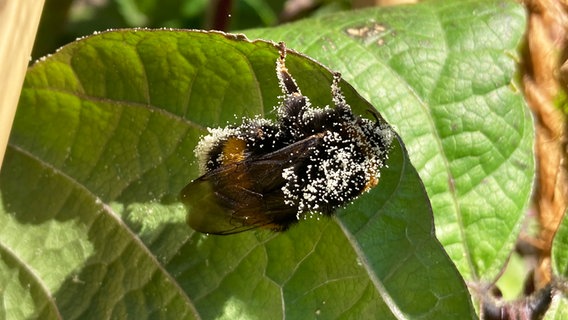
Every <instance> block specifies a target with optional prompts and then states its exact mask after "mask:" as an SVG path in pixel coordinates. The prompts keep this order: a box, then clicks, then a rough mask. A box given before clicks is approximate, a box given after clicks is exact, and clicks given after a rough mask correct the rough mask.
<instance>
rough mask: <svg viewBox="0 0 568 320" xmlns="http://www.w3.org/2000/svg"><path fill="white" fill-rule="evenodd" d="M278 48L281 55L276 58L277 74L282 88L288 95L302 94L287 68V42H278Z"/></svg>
mask: <svg viewBox="0 0 568 320" xmlns="http://www.w3.org/2000/svg"><path fill="white" fill-rule="evenodd" d="M278 49H279V51H280V57H279V58H278V60H276V76H277V77H278V83H279V85H280V88H281V89H282V92H283V93H284V94H286V95H291V94H298V95H301V94H302V93H301V92H300V88H298V85H297V84H296V81H295V80H294V78H292V76H291V75H290V73H289V72H288V68H286V44H285V43H284V42H280V43H278Z"/></svg>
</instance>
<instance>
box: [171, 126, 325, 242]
mask: <svg viewBox="0 0 568 320" xmlns="http://www.w3.org/2000/svg"><path fill="white" fill-rule="evenodd" d="M320 139H321V137H320V135H315V136H311V137H308V138H306V139H304V140H301V141H299V142H296V143H294V144H291V145H289V146H287V147H285V148H282V149H280V150H277V151H274V152H271V153H268V154H266V155H263V156H261V157H257V158H247V159H245V160H244V161H241V162H237V163H231V164H228V165H224V166H221V167H219V168H217V169H215V170H212V171H210V172H207V173H206V174H204V175H203V176H201V177H199V178H198V179H196V180H194V181H192V182H191V183H190V184H188V185H187V186H186V187H185V188H184V189H183V190H182V192H181V200H182V202H184V204H185V205H186V206H188V207H190V209H189V213H188V216H187V223H188V224H189V226H190V227H192V228H193V229H194V230H197V231H199V232H203V233H211V234H232V233H238V232H242V231H246V230H249V229H253V228H257V227H265V228H269V229H272V230H277V231H279V230H285V229H286V228H287V227H288V226H289V225H290V224H291V223H294V222H295V221H296V220H297V219H296V214H297V208H296V207H293V206H289V205H287V204H285V203H284V194H283V192H282V187H283V186H284V184H285V183H286V180H285V179H284V178H283V177H282V171H283V170H284V168H287V167H289V166H290V164H291V162H292V163H294V161H298V160H299V159H301V158H302V157H306V156H307V155H308V154H309V151H310V149H311V148H312V147H313V146H315V145H316V144H317V143H319V141H320Z"/></svg>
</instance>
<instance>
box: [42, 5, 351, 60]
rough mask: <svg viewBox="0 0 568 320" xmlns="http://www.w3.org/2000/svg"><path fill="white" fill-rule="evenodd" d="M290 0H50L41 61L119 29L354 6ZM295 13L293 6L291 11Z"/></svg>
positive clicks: (272, 22)
mask: <svg viewBox="0 0 568 320" xmlns="http://www.w3.org/2000/svg"><path fill="white" fill-rule="evenodd" d="M286 2H287V1H286V0H272V1H268V0H75V1H73V0H46V2H45V6H44V10H43V15H42V20H41V23H40V26H39V30H38V34H37V39H36V43H35V46H34V50H33V53H32V58H33V59H34V60H35V59H37V58H39V57H42V56H44V55H46V54H50V53H53V52H55V50H56V49H57V48H59V47H61V46H63V45H65V44H67V43H70V42H72V41H74V40H75V39H77V38H80V37H83V36H86V35H90V34H92V33H93V32H97V31H104V30H108V29H118V28H181V29H217V30H222V31H235V30H243V29H249V28H260V27H269V26H276V25H279V24H281V23H283V22H286V21H289V20H296V19H299V18H304V17H306V16H314V15H318V14H321V13H324V12H325V13H327V12H333V11H341V10H348V9H350V8H351V1H350V0H314V1H312V6H310V7H309V8H303V9H302V8H296V9H298V11H294V10H293V11H294V14H292V15H291V16H290V15H289V14H286V13H285V12H284V11H286V8H285V4H286ZM287 12H289V11H287Z"/></svg>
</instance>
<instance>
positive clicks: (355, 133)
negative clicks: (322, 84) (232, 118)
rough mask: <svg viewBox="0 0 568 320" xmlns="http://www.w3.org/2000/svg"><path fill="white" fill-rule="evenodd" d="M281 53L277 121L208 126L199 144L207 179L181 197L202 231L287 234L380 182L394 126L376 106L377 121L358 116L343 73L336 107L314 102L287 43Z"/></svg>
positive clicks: (191, 185)
mask: <svg viewBox="0 0 568 320" xmlns="http://www.w3.org/2000/svg"><path fill="white" fill-rule="evenodd" d="M279 51H280V56H279V58H278V59H277V61H276V75H277V77H278V81H279V85H280V87H281V89H282V92H283V94H284V96H283V98H282V101H281V103H280V105H279V106H277V107H276V108H275V111H276V115H277V119H276V121H272V120H267V119H262V118H258V117H257V118H252V119H243V123H242V124H241V125H238V126H237V125H231V126H228V127H225V128H216V129H209V135H206V136H204V137H202V139H201V140H200V142H199V143H198V145H197V147H196V148H195V155H196V157H197V159H198V161H199V165H200V170H201V171H202V176H200V177H199V178H197V179H195V180H193V181H192V182H190V183H189V184H188V185H187V186H186V187H185V188H184V189H183V190H182V191H181V195H180V197H181V201H182V202H183V203H184V204H185V205H186V206H187V207H188V216H187V223H188V224H189V226H190V227H191V228H193V229H195V230H196V231H199V232H203V233H208V234H219V235H226V234H233V233H238V232H242V231H245V230H250V229H253V228H257V227H262V228H267V229H270V230H273V231H284V230H287V229H288V228H289V227H290V226H292V225H294V224H295V223H297V222H298V221H299V220H301V219H306V218H307V217H309V216H313V215H315V214H320V215H324V216H330V215H332V214H333V213H334V211H335V209H337V208H338V207H341V206H344V205H346V204H348V203H349V202H351V201H353V200H354V199H355V198H356V197H358V196H359V195H361V194H362V193H364V192H366V191H368V190H369V189H371V188H372V187H374V186H376V185H377V183H378V181H379V176H380V169H381V168H382V167H384V166H385V161H386V160H387V158H388V152H389V149H390V145H391V142H392V139H393V136H394V134H393V132H392V130H391V128H390V127H389V125H388V124H387V123H386V122H385V121H384V120H383V119H382V118H381V116H380V115H379V114H378V112H377V111H376V110H374V109H373V110H370V112H371V113H372V114H373V116H374V117H375V121H372V120H369V119H365V118H360V117H358V116H356V115H354V114H353V112H352V111H351V107H350V106H349V105H348V104H347V102H346V101H345V98H344V96H343V94H342V92H341V89H340V87H339V82H340V80H341V76H340V74H339V73H334V76H333V81H332V84H331V93H332V98H333V99H332V100H333V106H331V107H329V106H326V107H324V108H315V107H311V105H310V101H309V98H308V97H306V96H304V95H302V93H301V91H300V89H299V88H298V85H297V84H296V81H295V80H294V78H292V76H291V75H290V73H289V72H288V70H287V69H286V65H285V59H286V48H285V45H284V44H283V43H280V45H279Z"/></svg>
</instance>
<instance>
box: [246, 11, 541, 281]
mask: <svg viewBox="0 0 568 320" xmlns="http://www.w3.org/2000/svg"><path fill="white" fill-rule="evenodd" d="M524 26H525V17H524V9H523V7H522V6H519V5H517V4H516V3H514V2H512V1H477V0H471V1H453V2H446V1H433V2H427V3H424V4H421V5H415V6H407V7H393V8H390V9H381V10H368V11H362V12H359V13H358V14H353V13H344V14H337V15H332V16H328V17H325V18H322V19H318V20H307V21H303V22H299V23H296V24H293V25H288V26H282V27H279V28H274V29H263V30H255V31H251V32H247V35H249V36H251V37H266V38H270V39H281V40H283V41H286V43H288V45H289V46H290V47H292V48H295V49H298V50H299V51H301V52H303V53H306V54H308V55H310V56H312V57H314V58H316V59H318V61H321V62H322V63H324V64H326V65H327V66H329V67H331V68H332V69H335V70H340V71H341V72H342V74H343V76H344V78H345V79H347V80H348V81H349V82H350V83H351V84H352V85H354V86H355V87H356V88H357V91H358V92H359V93H360V94H361V95H362V96H363V97H365V98H366V99H367V100H369V101H370V102H371V103H372V104H373V105H374V106H376V107H377V108H378V109H379V110H380V111H381V113H382V114H383V115H384V116H385V118H386V119H387V120H388V122H389V123H391V124H393V125H394V126H395V127H396V128H397V130H398V132H399V133H400V135H401V136H402V138H403V139H404V142H405V144H406V146H407V148H408V152H409V154H410V158H411V160H412V163H413V164H414V166H415V167H416V169H417V170H418V172H419V174H420V177H421V178H422V180H423V181H424V185H425V186H426V190H427V191H428V196H429V198H430V201H431V202H432V207H433V210H434V215H435V219H436V234H437V236H438V239H440V241H441V242H442V244H443V245H444V247H445V249H446V250H447V252H448V253H449V255H450V256H451V257H452V259H453V261H454V262H455V263H456V265H457V267H458V269H459V270H460V272H461V274H462V275H463V276H464V277H465V278H466V279H468V280H473V281H476V280H480V279H485V280H490V279H493V278H494V277H495V276H497V274H498V273H499V271H500V269H501V268H502V266H503V265H504V262H505V261H506V259H507V257H508V255H509V253H510V252H511V250H512V248H513V246H514V244H515V240H516V238H517V235H518V230H519V228H520V225H521V222H522V220H523V217H524V212H525V209H526V206H527V204H528V201H529V197H530V193H531V187H532V179H533V176H534V161H533V153H532V143H533V139H534V133H533V128H532V119H531V116H530V113H529V111H528V109H527V107H526V105H525V103H524V100H523V98H522V95H521V94H520V92H518V88H517V87H516V86H515V84H514V83H512V78H513V76H514V74H515V67H516V63H517V61H516V57H517V53H516V52H517V51H516V50H517V47H518V45H519V42H520V40H521V37H522V35H523V32H524Z"/></svg>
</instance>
